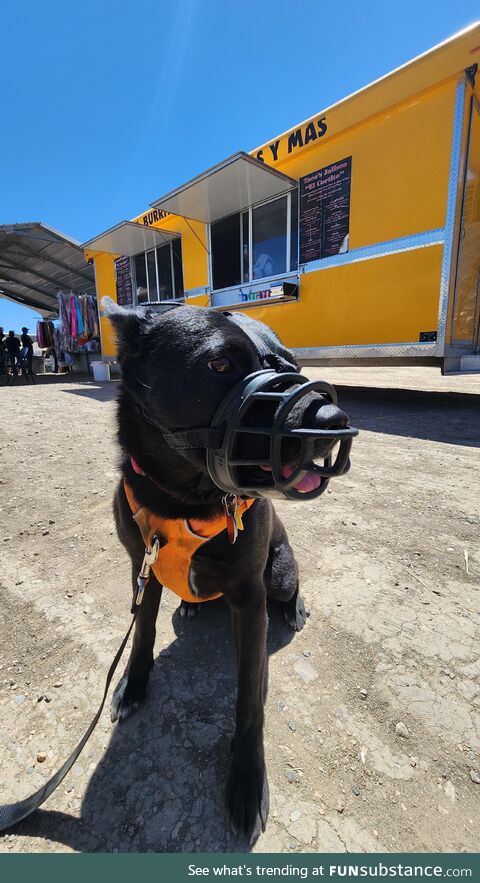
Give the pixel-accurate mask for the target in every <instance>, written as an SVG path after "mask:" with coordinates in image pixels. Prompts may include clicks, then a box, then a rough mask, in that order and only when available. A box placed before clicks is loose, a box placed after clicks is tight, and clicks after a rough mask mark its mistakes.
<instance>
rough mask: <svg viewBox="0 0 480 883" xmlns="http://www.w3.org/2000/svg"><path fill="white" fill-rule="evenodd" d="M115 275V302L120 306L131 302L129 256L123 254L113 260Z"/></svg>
mask: <svg viewBox="0 0 480 883" xmlns="http://www.w3.org/2000/svg"><path fill="white" fill-rule="evenodd" d="M115 277H116V284H117V303H118V304H119V306H121V307H125V306H128V304H133V289H132V271H131V267H130V258H127V257H126V256H125V255H123V256H122V257H121V258H117V260H116V261H115Z"/></svg>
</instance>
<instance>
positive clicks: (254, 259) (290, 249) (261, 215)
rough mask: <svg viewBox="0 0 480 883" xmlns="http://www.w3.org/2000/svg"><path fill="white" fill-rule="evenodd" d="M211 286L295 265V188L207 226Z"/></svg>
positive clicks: (247, 279)
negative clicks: (208, 228) (208, 227)
mask: <svg viewBox="0 0 480 883" xmlns="http://www.w3.org/2000/svg"><path fill="white" fill-rule="evenodd" d="M210 246H211V255H212V288H213V289H214V290H217V291H218V290H219V289H222V288H229V287H230V286H234V285H240V284H241V283H242V282H253V281H254V280H257V279H266V278H269V277H271V276H277V275H279V274H282V273H288V272H290V271H292V270H296V269H297V267H298V193H297V191H296V190H294V191H292V192H290V193H287V194H285V195H283V196H280V197H277V198H276V199H271V200H269V201H268V202H264V203H262V204H260V205H256V206H252V207H251V208H249V209H246V210H245V211H243V212H238V213H236V214H232V215H229V216H228V217H226V218H221V219H220V220H219V221H215V222H214V223H212V224H211V225H210Z"/></svg>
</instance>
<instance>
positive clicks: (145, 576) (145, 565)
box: [132, 536, 160, 613]
mask: <svg viewBox="0 0 480 883" xmlns="http://www.w3.org/2000/svg"><path fill="white" fill-rule="evenodd" d="M159 550H160V541H159V539H158V537H157V536H154V537H152V545H151V546H150V547H149V548H146V549H145V555H144V556H143V561H142V566H141V568H140V573H139V574H138V576H137V590H136V592H135V596H134V599H133V603H132V613H133V612H134V611H135V607H139V606H140V604H141V603H142V601H143V593H144V591H145V586H146V585H147V583H148V580H149V577H150V569H151V567H152V565H153V564H155V561H156V560H157V558H158V553H159Z"/></svg>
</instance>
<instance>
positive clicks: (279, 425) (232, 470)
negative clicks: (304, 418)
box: [207, 370, 358, 499]
mask: <svg viewBox="0 0 480 883" xmlns="http://www.w3.org/2000/svg"><path fill="white" fill-rule="evenodd" d="M312 392H315V393H318V394H320V395H321V396H323V397H325V398H326V399H327V401H328V402H329V403H331V404H333V405H336V404H337V394H336V392H335V389H334V388H333V386H330V384H329V383H325V381H323V380H311V381H309V380H308V379H307V378H306V377H303V376H302V375H301V374H297V373H295V372H291V373H289V372H288V373H287V372H285V373H277V372H276V371H273V370H263V371H257V372H255V373H254V374H249V375H248V376H247V377H245V378H244V379H243V380H242V381H240V383H238V384H237V385H236V386H235V387H234V388H233V389H232V390H231V392H230V393H229V394H228V395H227V396H226V398H225V399H224V400H223V402H222V403H221V405H220V407H219V408H218V410H217V412H216V414H215V416H214V418H213V421H212V424H211V429H212V430H213V432H214V433H215V434H216V433H218V435H217V438H218V439H220V443H219V445H218V446H216V447H210V446H209V447H207V467H208V472H209V474H210V478H211V479H212V481H213V482H214V483H215V484H216V485H217V486H218V487H219V488H221V490H224V491H225V492H226V493H231V494H235V495H236V496H242V497H258V496H263V495H264V494H265V493H268V494H269V495H270V494H271V493H272V492H277V493H279V494H281V495H283V496H286V497H289V498H290V499H305V498H306V497H307V498H309V499H310V498H313V497H318V496H319V495H320V494H322V493H323V492H324V491H325V490H326V488H327V485H328V482H329V480H330V479H331V478H334V477H335V476H339V475H344V474H345V473H346V472H347V471H348V469H349V468H350V460H349V454H350V448H351V446H352V440H353V438H354V436H356V435H358V429H354V428H353V427H347V428H345V429H340V428H334V427H332V428H329V429H316V428H315V427H314V426H302V427H299V428H290V427H289V426H288V418H289V416H290V414H291V412H292V409H293V408H294V407H295V405H296V404H297V402H299V400H301V399H302V398H304V397H305V396H306V395H309V394H310V393H312ZM257 402H264V403H266V402H268V403H270V404H273V405H274V406H275V409H274V411H273V412H274V414H275V416H274V417H273V420H272V425H271V426H267V427H265V426H252V425H249V424H248V422H247V418H248V417H249V415H250V414H251V408H252V406H253V405H254V404H255V403H257ZM239 435H243V437H244V438H243V439H242V442H247V444H242V445H241V446H239V443H238V442H239ZM259 435H260V436H264V438H265V439H266V440H267V441H268V451H269V453H268V454H267V456H266V457H264V456H262V458H261V459H251V458H249V457H248V456H243V455H242V454H239V453H238V452H239V448H240V447H241V448H248V436H250V437H252V436H259ZM285 439H295V440H296V441H297V445H296V447H298V450H299V453H298V454H296V455H295V463H294V466H293V471H292V473H291V474H290V475H289V476H288V478H287V477H285V476H284V474H283V471H282V470H283V469H284V467H285V465H286V464H285V463H284V462H282V443H283V442H284V440H285ZM319 439H322V440H325V441H334V442H339V443H340V444H339V447H338V450H337V451H336V456H335V459H334V462H333V463H332V453H330V454H329V455H328V456H327V457H325V459H324V460H323V464H319V463H314V460H315V456H316V455H315V443H316V442H317V441H318V440H319ZM298 443H299V444H298ZM255 466H257V467H259V469H258V470H255V469H249V470H248V473H249V477H248V479H246V478H245V475H246V470H245V467H255ZM262 467H263V468H262ZM265 467H268V471H267V470H265ZM269 470H271V472H270V471H269ZM307 472H316V473H317V474H318V475H319V476H320V477H321V481H320V484H319V486H318V487H317V488H316V489H315V490H312V491H309V492H307V493H304V492H302V491H299V490H297V489H296V488H295V485H297V484H298V483H299V482H300V481H301V480H302V478H303V477H304V476H305V475H306V473H307ZM257 473H258V478H257V479H256V478H255V475H256V474H257Z"/></svg>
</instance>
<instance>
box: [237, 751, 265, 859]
mask: <svg viewBox="0 0 480 883" xmlns="http://www.w3.org/2000/svg"><path fill="white" fill-rule="evenodd" d="M269 804H270V795H269V790H268V780H267V771H266V769H265V766H264V765H263V766H259V767H256V766H244V765H242V764H239V765H238V766H237V765H236V763H235V756H234V758H233V760H232V767H231V770H230V777H229V780H228V785H227V810H228V814H229V816H230V821H231V823H232V827H233V830H234V831H235V834H236V835H237V837H239V838H240V839H241V840H243V841H246V842H247V843H248V844H249V845H250V846H252V845H253V844H254V843H255V841H256V840H258V838H259V836H260V834H261V833H262V831H265V825H266V824H267V818H268V810H269Z"/></svg>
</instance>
